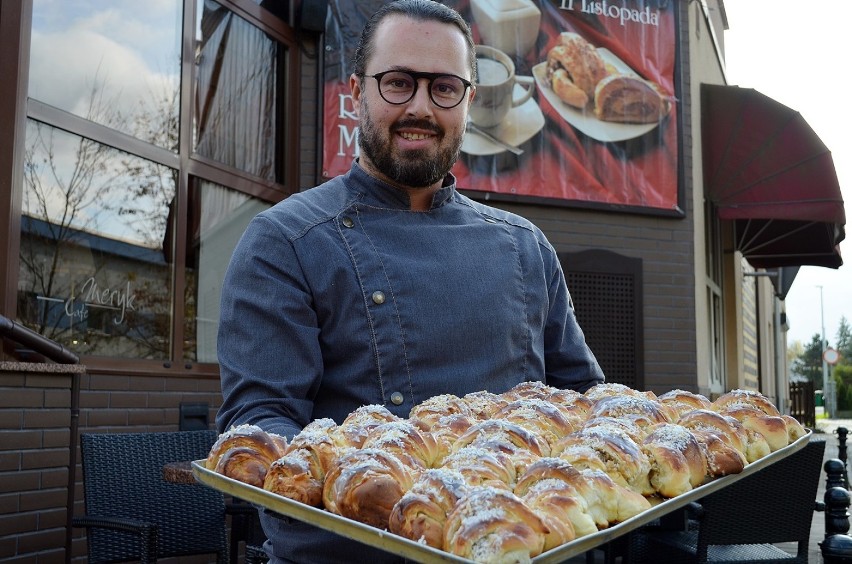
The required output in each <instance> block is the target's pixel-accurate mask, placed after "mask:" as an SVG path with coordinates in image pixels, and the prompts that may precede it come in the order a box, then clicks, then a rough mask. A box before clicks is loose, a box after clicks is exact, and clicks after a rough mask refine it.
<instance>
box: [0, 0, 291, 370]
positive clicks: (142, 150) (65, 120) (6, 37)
mask: <svg viewBox="0 0 852 564" xmlns="http://www.w3.org/2000/svg"><path fill="white" fill-rule="evenodd" d="M217 2H218V3H219V4H220V5H222V6H223V7H225V8H227V9H228V10H230V11H231V12H233V13H234V14H235V15H236V16H238V17H240V18H243V19H244V20H246V21H247V22H248V23H250V24H251V25H253V26H255V27H257V28H258V29H260V30H261V31H263V32H264V33H266V34H268V35H269V36H270V38H271V39H273V40H275V41H277V42H278V43H279V44H280V45H281V46H282V47H283V49H282V52H281V56H282V60H281V61H280V64H279V69H280V70H281V72H280V73H279V75H278V80H279V88H278V89H277V91H278V96H279V105H278V108H279V109H280V110H281V112H282V115H281V116H280V122H279V127H278V128H276V131H277V132H278V135H279V141H280V144H279V147H278V149H277V151H278V154H277V156H278V157H279V159H277V160H276V162H277V163H278V166H280V169H279V175H278V178H279V181H278V182H274V181H270V180H266V179H262V178H258V177H255V176H253V175H251V174H249V173H247V172H244V171H241V170H237V169H234V168H232V167H228V166H227V165H224V164H222V163H219V162H215V161H213V160H211V159H208V158H204V157H202V156H200V155H197V154H194V153H193V152H192V144H193V141H192V136H193V130H192V119H193V116H192V111H193V99H194V96H195V82H194V81H195V79H196V77H195V65H194V60H193V57H194V49H195V32H196V28H195V25H196V19H197V17H198V4H199V3H198V0H183V2H182V10H183V17H182V21H181V34H182V35H181V68H180V99H179V106H178V107H179V112H180V118H179V141H178V153H174V152H172V151H170V150H168V149H165V148H162V147H158V146H156V145H153V144H150V143H147V142H145V141H142V140H140V139H138V138H135V137H133V136H131V135H128V134H125V133H122V132H120V131H117V130H114V129H110V128H109V127H106V126H103V125H100V124H97V123H95V122H91V121H88V120H86V119H84V118H82V117H79V116H76V115H73V114H71V113H69V112H66V111H64V110H60V109H58V108H55V107H52V106H50V105H47V104H45V103H43V102H40V101H38V100H34V99H28V97H27V85H28V79H29V76H28V75H29V63H30V52H29V49H30V36H31V29H32V13H33V0H22V1H21V2H4V1H2V0H0V38H2V39H0V67H2V68H8V69H10V70H11V71H12V72H10V74H9V76H12V77H15V79H14V80H9V81H4V84H3V85H0V97H2V98H3V99H8V100H13V103H10V104H5V105H4V106H5V107H4V108H3V109H0V127H2V128H3V130H4V131H6V133H0V175H2V176H0V179H2V181H0V184H5V181H6V180H8V181H9V185H10V186H11V190H9V191H8V192H7V194H0V217H3V218H8V220H9V221H8V222H7V225H8V228H7V229H8V243H7V244H6V245H4V246H0V260H2V261H3V263H4V264H5V265H6V268H5V269H0V293H2V296H0V313H2V314H3V315H5V316H7V317H9V318H11V319H17V315H16V313H17V312H16V308H17V299H16V296H17V291H18V278H19V271H18V269H19V268H20V265H19V256H18V254H19V252H20V237H21V232H20V228H21V213H22V198H23V151H24V144H25V138H26V123H27V120H34V121H37V122H40V123H44V124H45V125H48V126H50V127H55V128H57V129H60V130H63V131H66V132H68V133H71V134H74V135H78V136H81V137H84V138H87V139H90V140H92V141H95V142H97V143H101V144H104V145H107V146H110V147H113V148H115V149H117V150H119V151H123V152H126V153H129V154H131V155H135V156H138V157H141V158H144V159H147V160H150V161H152V162H154V163H157V164H160V165H163V166H167V167H170V168H172V169H175V170H177V171H178V183H177V186H176V187H175V188H176V194H175V201H176V205H177V209H179V210H182V211H183V212H185V210H187V209H188V208H187V205H188V194H189V186H190V182H191V181H192V178H193V177H197V178H200V179H202V180H206V181H210V182H214V183H216V184H219V185H222V186H224V187H227V188H230V189H234V190H237V191H239V192H242V193H245V194H247V195H249V196H252V197H255V198H258V199H260V200H263V201H266V202H269V203H271V204H274V203H276V202H278V201H281V200H282V199H284V198H286V197H287V196H289V195H291V194H293V193H295V192H298V190H299V188H298V186H299V177H300V171H299V158H298V155H299V154H300V139H299V123H298V119H297V118H298V116H299V115H300V102H301V100H300V98H301V96H300V91H301V84H300V74H301V68H300V66H301V65H300V56H299V55H300V43H299V39H298V38H297V35H296V33H295V31H294V29H293V28H292V27H291V26H290V25H289V24H288V23H287V22H285V21H283V20H282V19H280V18H279V17H278V16H276V15H274V14H273V13H271V12H269V11H268V10H266V9H264V8H262V7H261V6H259V5H258V4H256V3H254V2H253V1H251V0H217ZM290 18H291V19H292V15H290ZM281 125H283V127H280V126H281ZM7 171H8V176H7ZM187 219H188V218H187V214H186V213H181V214H178V215H177V218H176V224H175V226H174V228H175V231H174V233H175V238H174V241H173V244H174V245H175V248H174V262H173V264H174V265H176V267H174V268H173V269H172V273H171V283H172V288H173V290H172V299H173V303H172V315H171V323H172V326H171V331H172V337H171V349H170V351H169V358H168V359H167V360H165V361H164V360H156V359H123V358H120V357H103V356H88V355H86V356H83V357H81V362H82V363H84V364H86V366H87V368H88V369H89V372H91V373H99V372H113V371H119V370H120V371H121V372H122V373H124V374H152V375H163V374H169V375H179V374H184V375H202V374H206V375H218V364H217V363H210V362H208V363H195V362H190V361H185V360H183V355H184V350H183V349H184V345H183V343H184V312H185V305H186V304H185V299H184V294H183V292H182V291H178V290H177V289H179V288H184V286H185V284H186V274H185V269H186V267H187V265H186V264H185V263H186V259H187V257H186V241H187V229H188V225H187V223H188V221H187Z"/></svg>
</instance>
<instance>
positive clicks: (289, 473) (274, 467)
mask: <svg viewBox="0 0 852 564" xmlns="http://www.w3.org/2000/svg"><path fill="white" fill-rule="evenodd" d="M324 476H325V472H324V471H323V470H322V468H320V465H319V463H318V459H317V458H315V457H313V456H311V454H310V451H309V450H307V449H297V450H295V451H293V452H292V453H291V454H288V455H285V456H282V457H281V458H279V459H278V460H276V461H274V462H273V463H272V464H271V465H270V466H269V471H268V472H267V473H266V477H265V478H264V481H263V489H265V490H267V491H270V492H272V493H276V494H278V495H281V496H284V497H286V498H288V499H293V500H295V501H298V502H301V503H304V504H306V505H311V506H313V507H321V506H322V487H323V478H324Z"/></svg>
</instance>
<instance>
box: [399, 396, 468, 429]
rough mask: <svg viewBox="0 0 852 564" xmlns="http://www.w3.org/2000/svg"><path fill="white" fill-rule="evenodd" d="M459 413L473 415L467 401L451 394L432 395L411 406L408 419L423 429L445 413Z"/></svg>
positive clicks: (433, 423) (430, 426) (432, 424)
mask: <svg viewBox="0 0 852 564" xmlns="http://www.w3.org/2000/svg"><path fill="white" fill-rule="evenodd" d="M454 414H461V415H467V416H470V417H473V416H474V414H473V411H472V410H471V408H470V406H469V405H468V403H467V402H466V401H465V400H463V399H462V398H460V397H458V396H455V395H453V394H441V395H437V396H432V397H431V398H429V399H427V400H426V401H423V402H421V403H419V404H417V405H415V406H414V407H412V408H411V411H410V412H409V414H408V419H409V421H411V422H412V423H414V424H415V425H417V426H418V427H420V428H422V429H424V430H427V431H428V430H430V429H432V427H434V425H435V423H437V421H438V419H440V418H441V417H444V416H447V415H454Z"/></svg>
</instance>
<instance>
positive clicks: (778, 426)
mask: <svg viewBox="0 0 852 564" xmlns="http://www.w3.org/2000/svg"><path fill="white" fill-rule="evenodd" d="M722 413H723V414H725V415H729V416H730V417H733V418H734V419H736V420H737V421H739V422H740V423H742V425H743V427H745V428H746V429H748V430H750V431H754V432H755V433H758V434H760V435H761V436H762V437H763V438H764V439H766V442H767V444H768V445H769V450H771V451H772V452H775V451H776V450H778V449H782V448H784V447H785V446H787V445H788V444H789V441H790V436H789V434H788V433H787V422H786V421H784V418H783V417H781V416H780V415H778V416H773V415H766V414H765V412H764V411H761V410H760V409H758V408H756V407H746V406H741V407H731V406H728V407H725V408H724V411H723V412H722Z"/></svg>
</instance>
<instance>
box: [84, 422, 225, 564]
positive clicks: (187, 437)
mask: <svg viewBox="0 0 852 564" xmlns="http://www.w3.org/2000/svg"><path fill="white" fill-rule="evenodd" d="M216 436H217V435H216V432H215V431H213V430H204V431H181V432H174V433H121V434H91V433H84V434H82V435H81V436H80V446H81V450H82V464H83V486H84V489H85V502H86V515H85V516H81V517H76V518H75V519H74V520H73V524H74V526H75V527H85V528H86V539H87V543H88V557H89V562H121V561H128V560H136V561H140V562H143V563H146V562H155V561H156V560H157V558H160V557H167V556H182V555H192V554H216V559H217V562H219V563H220V564H224V563H225V562H227V561H228V535H227V528H226V519H225V499H224V496H223V495H222V494H221V493H220V492H217V491H216V490H213V489H211V488H207V487H203V486H200V485H192V484H175V483H170V482H168V481H166V480H165V479H164V478H163V467H164V465H166V464H168V463H170V462H177V461H186V460H198V459H202V458H205V457H206V456H207V453H208V452H209V450H210V447H211V446H212V444H213V442H214V441H215V440H216Z"/></svg>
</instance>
